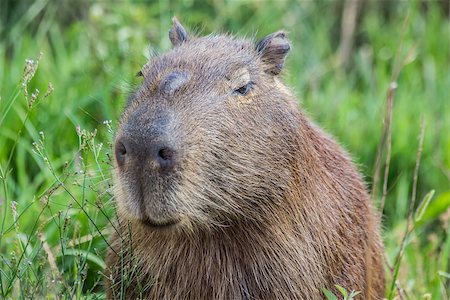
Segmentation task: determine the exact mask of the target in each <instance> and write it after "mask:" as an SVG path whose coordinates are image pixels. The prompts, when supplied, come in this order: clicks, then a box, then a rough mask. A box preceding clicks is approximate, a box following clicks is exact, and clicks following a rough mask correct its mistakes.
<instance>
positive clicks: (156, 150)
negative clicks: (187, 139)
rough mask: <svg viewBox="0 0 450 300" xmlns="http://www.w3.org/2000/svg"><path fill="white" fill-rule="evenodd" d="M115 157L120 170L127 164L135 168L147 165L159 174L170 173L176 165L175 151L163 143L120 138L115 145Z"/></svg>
mask: <svg viewBox="0 0 450 300" xmlns="http://www.w3.org/2000/svg"><path fill="white" fill-rule="evenodd" d="M115 155H116V160H117V164H118V165H119V167H121V168H124V167H125V168H126V166H127V164H133V167H137V168H142V167H144V166H145V165H147V166H150V168H152V169H154V171H157V172H158V173H160V174H164V173H168V172H171V171H172V170H173V169H174V168H175V165H176V163H177V151H176V150H175V148H174V147H171V146H170V145H169V143H167V142H163V141H145V140H144V139H142V140H135V139H131V138H129V137H120V138H119V139H117V141H116V144H115Z"/></svg>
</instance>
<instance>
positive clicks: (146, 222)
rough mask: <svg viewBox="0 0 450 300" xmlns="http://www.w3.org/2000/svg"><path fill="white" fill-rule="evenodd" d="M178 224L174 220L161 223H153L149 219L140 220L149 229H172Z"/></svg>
mask: <svg viewBox="0 0 450 300" xmlns="http://www.w3.org/2000/svg"><path fill="white" fill-rule="evenodd" d="M178 222H179V220H176V219H174V220H167V221H162V222H158V221H154V220H151V219H149V218H145V219H143V220H142V223H143V224H144V225H145V226H148V227H151V228H159V229H163V228H170V227H174V226H175V225H176V224H177V223H178Z"/></svg>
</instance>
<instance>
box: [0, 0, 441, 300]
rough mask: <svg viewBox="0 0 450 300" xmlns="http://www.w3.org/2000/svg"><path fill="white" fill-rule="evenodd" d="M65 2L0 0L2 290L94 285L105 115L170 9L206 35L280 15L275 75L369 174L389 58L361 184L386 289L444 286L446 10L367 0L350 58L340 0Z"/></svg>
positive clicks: (104, 183)
mask: <svg viewBox="0 0 450 300" xmlns="http://www.w3.org/2000/svg"><path fill="white" fill-rule="evenodd" d="M76 4H77V5H74V4H73V2H67V1H60V2H56V1H50V0H37V1H33V2H30V1H10V0H7V1H2V2H1V4H0V20H1V21H0V26H1V27H0V97H1V98H0V222H1V223H0V298H10V299H18V298H26V297H35V298H42V297H43V296H45V297H47V298H76V299H80V298H85V297H87V298H89V299H98V298H100V299H101V298H104V290H103V287H102V280H103V273H102V271H103V269H104V265H105V262H104V254H105V250H106V249H107V247H108V244H107V241H108V236H109V234H110V232H111V231H112V230H113V228H112V227H111V222H112V220H113V219H114V217H115V210H114V199H113V197H114V196H113V192H112V184H113V183H112V178H111V177H112V172H111V169H112V165H111V155H112V153H111V142H112V138H113V132H114V127H115V126H116V124H117V120H118V119H119V117H120V113H121V109H122V107H123V105H124V102H125V99H126V98H127V96H128V94H129V92H130V91H131V90H132V89H133V87H134V86H136V85H137V84H138V83H139V79H138V78H135V76H134V75H135V74H136V72H137V71H138V70H139V69H140V67H141V66H142V65H143V64H144V63H145V62H146V57H147V56H148V53H149V50H157V51H165V50H167V49H169V48H170V44H169V40H168V37H167V31H168V29H169V27H170V22H171V21H170V20H171V17H172V16H173V15H177V16H178V17H179V18H180V19H181V20H182V22H183V23H184V24H185V25H186V27H188V28H191V29H192V30H193V31H195V32H201V33H205V34H208V33H210V32H211V31H215V32H232V33H235V34H239V35H244V36H254V35H256V37H257V38H260V37H263V36H264V35H266V34H268V33H271V32H273V31H276V30H278V29H280V28H284V29H286V30H287V31H288V33H289V37H290V39H291V41H292V46H293V47H292V51H291V53H290V55H289V58H288V61H287V63H286V66H287V72H286V73H285V81H286V82H287V84H288V85H289V86H290V87H292V88H293V90H294V91H295V93H296V94H297V96H298V98H299V99H300V105H301V106H302V107H303V108H304V109H305V110H306V111H308V112H309V114H310V115H311V116H312V117H313V119H315V120H316V121H317V122H318V123H319V124H320V125H321V126H322V127H324V128H325V129H326V130H327V131H329V132H331V133H332V134H334V135H335V136H336V137H337V139H338V140H339V141H340V142H341V143H342V144H343V145H344V146H345V147H346V148H347V149H348V150H349V152H350V153H352V155H353V157H354V159H355V161H356V163H358V165H359V166H360V169H361V171H362V172H363V174H364V175H365V176H366V180H367V182H368V183H369V185H370V183H371V182H373V174H374V172H375V169H376V163H375V161H376V157H377V149H378V145H379V144H380V140H381V137H382V132H383V119H384V115H385V107H386V99H387V92H388V88H389V86H390V84H391V81H392V76H393V74H395V73H396V70H399V76H398V79H397V80H396V82H397V84H398V88H397V89H396V90H395V94H394V95H393V109H392V123H391V128H390V132H391V137H392V143H391V150H390V159H389V172H388V177H385V176H384V174H385V161H386V155H387V151H386V150H387V146H386V147H383V148H382V149H383V151H382V153H381V154H382V155H381V165H380V167H381V172H380V174H381V176H380V180H379V181H378V184H377V185H376V188H375V191H376V193H375V194H374V197H373V198H374V201H375V203H376V204H377V206H380V203H381V202H382V201H381V200H382V197H383V196H382V195H383V187H382V186H383V182H384V180H385V178H386V180H387V184H386V188H385V191H386V193H387V196H386V200H385V206H384V210H383V227H384V232H383V236H384V240H385V244H386V258H387V261H388V264H389V266H387V267H386V270H387V277H388V283H387V294H386V297H387V298H390V299H392V298H393V297H394V296H397V297H398V296H399V293H400V291H401V297H402V298H400V299H419V298H424V299H426V297H428V296H429V295H431V299H448V298H449V297H450V292H449V290H450V266H449V264H450V229H449V228H450V227H449V223H450V130H449V129H450V97H449V90H450V72H449V66H450V54H449V53H450V22H449V18H448V14H449V13H448V11H445V9H444V6H445V5H444V3H441V2H435V1H428V2H425V4H423V3H421V2H420V1H415V0H411V1H390V2H389V1H387V2H377V1H368V2H366V3H365V5H364V6H363V8H362V14H361V15H360V18H359V22H358V25H357V27H356V32H355V46H354V48H353V51H352V55H351V59H350V64H349V66H348V68H344V67H342V66H341V65H340V64H339V59H338V55H337V53H338V49H339V43H340V38H339V36H340V25H341V11H342V2H341V1H337V2H332V1H302V2H300V3H297V2H296V1H282V2H241V1H212V2H208V3H203V2H200V1H194V0H186V1H159V2H153V3H151V4H150V3H144V2H132V1H118V2H112V1H111V2H109V1H107V2H92V4H91V3H90V2H89V1H79V2H77V3H76ZM41 52H42V55H41V54H40V53H41ZM27 59H32V60H33V61H28V62H26V60H27ZM38 59H39V62H37V60H38ZM38 64H39V66H38ZM34 71H35V74H34V76H32V75H33V73H34ZM36 90H38V91H39V93H38V95H37V93H36ZM33 94H34V95H33ZM422 120H423V123H424V124H425V125H424V134H423V136H422V137H423V147H422V151H421V155H420V166H419V168H418V169H417V170H418V171H417V183H416V184H414V174H415V169H416V162H417V161H418V159H417V157H418V156H417V152H418V148H419V136H421V134H420V133H421V124H422ZM370 188H371V187H370ZM413 190H416V192H415V195H416V196H415V197H412V193H413ZM430 191H434V195H433V196H432V197H430V195H431V194H429V193H430ZM427 195H428V197H427ZM413 198H415V203H414V205H413V206H411V201H412V199H413ZM408 219H409V221H408ZM408 224H409V225H408ZM407 226H408V227H407ZM402 241H404V242H403V243H402ZM399 253H401V254H400V255H399ZM344 288H345V287H344ZM350 292H351V291H349V293H350ZM330 297H331V296H330ZM354 298H355V299H360V296H358V295H356V296H355V297H354Z"/></svg>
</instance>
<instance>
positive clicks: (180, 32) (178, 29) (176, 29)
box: [169, 17, 188, 47]
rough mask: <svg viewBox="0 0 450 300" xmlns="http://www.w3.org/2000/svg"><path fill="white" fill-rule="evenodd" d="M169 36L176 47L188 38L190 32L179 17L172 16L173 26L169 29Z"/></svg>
mask: <svg viewBox="0 0 450 300" xmlns="http://www.w3.org/2000/svg"><path fill="white" fill-rule="evenodd" d="M169 38H170V41H171V42H172V45H173V46H174V47H176V46H179V45H181V44H182V43H183V42H185V41H187V39H188V34H187V32H186V30H185V29H184V27H183V25H181V23H180V22H179V21H178V19H177V17H173V18H172V28H170V30H169Z"/></svg>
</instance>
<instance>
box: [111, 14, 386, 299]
mask: <svg viewBox="0 0 450 300" xmlns="http://www.w3.org/2000/svg"><path fill="white" fill-rule="evenodd" d="M169 37H170V40H171V41H172V44H173V49H172V50H171V51H169V52H168V53H166V54H163V55H160V56H157V57H154V58H153V59H151V60H150V61H149V62H148V63H147V64H146V65H145V66H144V67H143V68H142V70H141V71H140V74H141V75H142V76H143V83H142V85H141V86H140V87H139V88H138V89H137V90H136V92H135V93H134V94H133V96H132V97H131V98H130V100H129V103H128V104H127V106H126V108H125V112H124V114H123V116H122V119H121V122H120V125H119V128H118V130H117V135H116V140H115V158H116V181H117V186H116V198H117V199H116V200H117V204H118V224H117V225H116V226H115V227H114V228H115V229H116V232H115V233H114V235H113V237H112V239H111V246H112V247H111V250H110V251H109V253H108V278H107V280H106V285H107V290H108V297H109V298H117V299H119V298H122V299H134V298H143V299H199V300H200V299H323V298H324V294H323V291H322V290H323V289H328V290H331V291H336V288H335V285H340V286H342V287H344V288H346V289H347V290H349V291H351V290H355V291H360V292H361V296H358V297H360V299H381V298H382V297H383V294H384V271H383V264H382V251H383V247H382V242H381V239H380V233H379V231H380V228H379V220H378V217H377V216H376V214H375V212H374V210H373V208H372V207H371V204H370V201H369V196H368V193H367V190H366V187H365V185H364V183H363V181H362V179H361V176H360V174H359V173H358V172H357V170H356V168H355V167H354V165H353V164H352V162H351V160H350V159H349V157H348V156H347V154H346V153H345V152H344V151H343V150H342V149H341V147H340V146H339V145H338V144H337V143H336V142H335V141H334V140H333V139H332V138H331V137H330V136H329V135H327V134H326V133H324V132H323V131H322V130H321V129H320V128H318V127H317V126H316V125H314V124H313V123H312V122H311V121H310V120H309V118H308V117H307V116H306V115H305V114H304V113H303V112H302V111H301V110H299V109H298V108H297V105H298V102H297V100H296V99H295V97H294V96H293V94H292V93H291V92H290V91H289V89H288V88H286V87H285V86H284V85H283V83H282V82H281V81H280V79H279V74H280V72H281V70H282V68H283V64H284V60H285V57H286V54H287V53H288V52H289V50H290V45H289V42H288V40H287V38H286V36H285V34H284V33H283V32H276V33H273V34H271V35H269V36H267V37H266V38H264V39H263V40H261V41H260V42H258V43H253V42H252V41H249V40H246V39H239V38H236V37H232V36H227V35H210V36H206V37H191V36H189V35H188V34H187V33H186V31H185V29H184V28H183V27H182V26H181V25H180V24H179V23H178V21H177V20H176V19H174V25H173V27H172V29H171V30H170V32H169Z"/></svg>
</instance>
